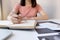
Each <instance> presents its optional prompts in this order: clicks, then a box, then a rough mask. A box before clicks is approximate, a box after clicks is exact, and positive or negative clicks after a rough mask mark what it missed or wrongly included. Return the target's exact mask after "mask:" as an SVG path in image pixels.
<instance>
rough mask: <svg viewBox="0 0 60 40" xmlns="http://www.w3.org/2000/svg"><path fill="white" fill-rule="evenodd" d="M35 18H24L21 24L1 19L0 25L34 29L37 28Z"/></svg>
mask: <svg viewBox="0 0 60 40" xmlns="http://www.w3.org/2000/svg"><path fill="white" fill-rule="evenodd" d="M35 26H36V21H35V20H23V21H22V23H20V24H13V23H12V22H11V21H0V27H9V28H14V29H32V28H35Z"/></svg>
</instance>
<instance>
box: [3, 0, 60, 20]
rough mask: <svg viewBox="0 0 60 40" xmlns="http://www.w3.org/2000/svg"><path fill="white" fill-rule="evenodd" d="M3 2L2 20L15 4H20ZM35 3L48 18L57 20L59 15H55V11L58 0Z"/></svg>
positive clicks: (42, 0) (43, 0)
mask: <svg viewBox="0 0 60 40" xmlns="http://www.w3.org/2000/svg"><path fill="white" fill-rule="evenodd" d="M2 1H3V13H4V15H6V16H4V17H3V18H4V19H5V18H6V17H7V15H8V14H9V12H10V11H11V10H12V8H13V6H14V5H15V3H17V2H20V0H18V1H17V0H2ZM37 2H38V3H39V4H40V5H41V6H42V8H43V9H44V10H45V11H46V12H47V14H48V16H49V18H58V17H60V15H59V13H60V12H58V14H57V11H58V10H59V8H58V7H57V4H60V3H58V2H59V0H37Z"/></svg>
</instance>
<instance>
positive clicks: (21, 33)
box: [7, 30, 39, 40]
mask: <svg viewBox="0 0 60 40" xmlns="http://www.w3.org/2000/svg"><path fill="white" fill-rule="evenodd" d="M10 31H12V33H13V34H12V36H11V37H9V38H8V39H7V40H39V39H38V38H37V36H38V33H37V32H36V31H35V30H30V31H26V30H10Z"/></svg>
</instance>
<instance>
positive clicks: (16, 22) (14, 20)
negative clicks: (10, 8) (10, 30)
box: [11, 14, 22, 24]
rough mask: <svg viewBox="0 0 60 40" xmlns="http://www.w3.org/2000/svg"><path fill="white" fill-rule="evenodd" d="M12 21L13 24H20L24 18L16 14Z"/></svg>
mask: <svg viewBox="0 0 60 40" xmlns="http://www.w3.org/2000/svg"><path fill="white" fill-rule="evenodd" d="M11 20H12V22H13V23H14V24H19V23H20V22H21V21H22V17H20V16H18V15H16V14H14V15H12V17H11Z"/></svg>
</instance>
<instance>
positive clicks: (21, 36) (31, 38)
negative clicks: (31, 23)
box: [7, 20, 60, 40]
mask: <svg viewBox="0 0 60 40" xmlns="http://www.w3.org/2000/svg"><path fill="white" fill-rule="evenodd" d="M48 21H49V20H48ZM51 21H54V20H51ZM55 21H56V20H55ZM57 22H60V21H59V20H57ZM40 28H43V27H40ZM11 31H12V33H13V34H12V36H11V37H10V38H8V39H7V40H39V39H38V38H37V35H38V34H37V32H36V31H35V30H33V31H23V30H11Z"/></svg>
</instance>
